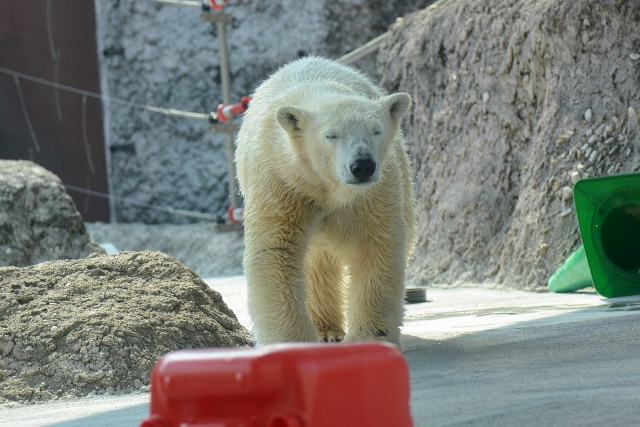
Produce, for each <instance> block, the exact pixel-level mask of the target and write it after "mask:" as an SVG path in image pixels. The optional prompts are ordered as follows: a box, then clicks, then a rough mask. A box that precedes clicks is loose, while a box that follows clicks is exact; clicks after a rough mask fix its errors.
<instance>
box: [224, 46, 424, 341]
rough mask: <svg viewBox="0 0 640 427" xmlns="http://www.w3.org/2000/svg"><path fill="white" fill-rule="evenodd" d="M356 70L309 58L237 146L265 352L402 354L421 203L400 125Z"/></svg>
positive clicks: (269, 94) (248, 122)
mask: <svg viewBox="0 0 640 427" xmlns="http://www.w3.org/2000/svg"><path fill="white" fill-rule="evenodd" d="M410 106H411V98H410V97H409V95H407V94H406V93H396V94H393V95H384V94H383V93H382V92H381V91H380V90H379V89H378V88H377V87H376V86H374V85H373V84H372V83H371V82H370V80H368V79H367V78H366V77H365V76H364V75H363V74H361V73H360V72H358V71H357V70H355V69H354V68H351V67H347V66H344V65H340V64H338V63H335V62H333V61H330V60H327V59H324V58H319V57H307V58H303V59H299V60H297V61H294V62H292V63H290V64H288V65H285V66H284V67H283V68H281V69H280V70H279V71H277V72H276V73H275V74H273V75H272V76H271V77H270V78H269V79H267V80H266V81H265V82H263V83H262V84H261V85H260V86H259V87H258V88H257V89H256V91H255V94H254V95H253V98H252V101H251V104H250V105H249V108H248V110H247V112H246V113H245V116H244V120H243V124H242V127H241V129H240V131H239V133H238V137H237V149H236V164H237V172H238V181H239V184H240V189H241V192H242V195H243V196H244V200H245V211H244V227H245V254H244V269H245V274H246V278H247V283H248V302H249V313H250V315H251V317H252V321H253V332H254V334H255V337H256V340H257V342H258V344H259V345H264V344H269V343H276V342H288V341H303V342H310V341H342V340H345V341H359V340H385V341H389V342H392V343H395V344H397V345H399V340H400V326H401V325H402V319H403V315H404V304H403V299H404V273H405V267H406V264H407V261H408V258H409V257H410V255H411V253H412V251H413V247H414V244H415V240H416V202H415V196H414V192H413V185H412V182H411V169H410V162H409V158H408V156H407V152H406V151H407V150H406V146H405V142H404V139H403V137H402V133H401V129H400V122H401V120H402V118H403V116H404V115H405V113H406V112H407V110H408V109H409V107H410Z"/></svg>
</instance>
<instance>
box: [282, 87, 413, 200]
mask: <svg viewBox="0 0 640 427" xmlns="http://www.w3.org/2000/svg"><path fill="white" fill-rule="evenodd" d="M316 101H317V104H316V105H315V106H313V107H311V108H310V107H309V106H308V105H305V107H304V108H302V107H298V106H295V107H294V106H284V107H280V108H279V109H278V110H277V111H276V120H277V122H278V124H279V125H280V126H281V127H282V128H283V129H284V130H285V132H286V133H287V134H288V136H289V141H290V143H291V144H292V145H293V150H294V152H295V153H296V155H297V156H298V158H299V161H300V162H302V163H305V164H306V165H305V166H306V167H307V169H309V173H314V174H317V175H318V176H319V177H320V178H321V179H322V180H325V181H327V180H328V181H330V182H331V183H341V184H344V185H347V186H349V187H357V188H362V189H365V188H368V187H369V186H371V185H372V184H374V183H375V182H377V181H379V180H380V178H381V170H382V165H383V164H384V160H385V156H386V154H387V152H388V150H389V147H390V146H391V145H392V143H393V141H394V140H395V139H396V138H397V137H398V136H399V132H400V130H399V128H400V121H401V120H402V118H403V117H404V115H405V113H406V112H407V110H408V109H409V107H410V106H411V97H410V96H409V95H408V94H406V93H396V94H392V95H386V96H382V97H380V98H378V99H368V98H365V97H362V96H355V95H354V96H349V95H343V96H328V97H326V98H320V99H317V98H316V99H314V102H316Z"/></svg>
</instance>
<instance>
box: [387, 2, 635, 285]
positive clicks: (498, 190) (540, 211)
mask: <svg viewBox="0 0 640 427" xmlns="http://www.w3.org/2000/svg"><path fill="white" fill-rule="evenodd" d="M639 24H640V9H638V8H637V7H636V5H635V3H634V2H600V1H597V0H576V1H572V2H565V1H561V0H555V1H545V2H531V1H526V0H509V1H499V2H496V1H488V0H482V1H477V0H442V1H439V2H437V3H435V4H434V5H433V6H431V7H429V8H427V9H425V10H423V11H421V12H418V13H416V14H413V15H411V16H409V17H407V18H406V19H404V20H400V21H399V22H397V23H396V24H394V26H393V27H392V36H391V37H390V38H389V39H388V40H387V43H386V44H385V46H383V47H382V49H381V50H380V53H379V55H378V67H379V70H380V72H381V74H382V84H383V85H384V86H385V87H386V88H387V89H388V90H390V91H397V90H401V91H406V92H408V93H409V94H411V96H412V97H413V101H414V108H413V112H412V113H410V114H409V115H408V116H407V119H406V136H407V140H408V142H409V144H410V146H411V147H410V148H411V151H412V153H413V154H412V157H413V164H414V168H415V178H416V182H417V191H418V203H419V210H420V242H419V245H418V249H417V254H416V261H415V262H414V263H413V266H412V274H413V276H414V278H415V279H416V281H418V282H423V283H448V284H451V283H459V282H491V283H499V284H502V285H504V286H510V287H518V288H525V289H542V288H545V287H546V283H547V280H548V278H549V276H550V275H551V274H552V273H553V272H554V271H555V270H556V269H557V268H558V267H559V266H560V265H561V264H562V263H563V262H564V261H565V260H566V258H567V257H568V256H569V255H570V254H571V253H572V252H573V251H574V250H575V249H576V248H577V246H578V245H579V243H580V237H579V234H578V231H577V221H576V219H575V215H574V212H573V203H572V186H573V183H574V182H575V181H576V180H577V179H580V178H584V177H588V176H590V177H593V176H598V175H608V174H615V173H628V172H633V171H637V170H638V169H639V165H640V151H639V150H638V144H640V133H639V132H638V111H640V101H639V100H638V95H637V94H638V89H639V85H640V80H639V79H638V76H639V75H640V32H638V31H637V28H638V25H639Z"/></svg>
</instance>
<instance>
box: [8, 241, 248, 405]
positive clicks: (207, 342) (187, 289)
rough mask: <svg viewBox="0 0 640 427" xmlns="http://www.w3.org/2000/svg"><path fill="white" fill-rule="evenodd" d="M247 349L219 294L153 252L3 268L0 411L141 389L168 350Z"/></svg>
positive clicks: (244, 335)
mask: <svg viewBox="0 0 640 427" xmlns="http://www.w3.org/2000/svg"><path fill="white" fill-rule="evenodd" d="M252 345H253V340H252V339H251V337H250V335H249V332H248V331H247V330H246V329H245V328H244V327H243V326H242V325H240V324H239V323H238V321H237V318H236V316H235V315H234V313H233V312H232V311H231V310H230V309H229V308H228V307H227V305H226V304H225V303H224V301H223V300H222V297H221V296H220V294H219V293H218V292H216V291H213V290H212V289H210V288H209V287H208V286H207V285H206V284H205V283H204V282H203V281H202V280H201V279H200V278H199V277H198V276H197V275H196V274H195V273H194V272H193V271H192V270H190V269H189V268H187V267H186V266H185V265H184V264H182V263H181V262H179V261H177V260H175V259H174V258H171V257H170V256H168V255H165V254H162V253H160V252H122V253H119V254H117V255H111V256H108V255H92V256H90V257H88V258H85V259H82V260H67V261H52V262H45V263H41V264H38V265H35V266H31V267H25V268H17V267H3V268H0V356H1V357H0V383H1V384H2V386H1V387H0V405H2V404H5V405H6V404H9V403H24V402H36V401H43V400H50V399H56V398H61V397H71V396H84V395H89V394H98V395H99V394H105V393H106V394H111V393H122V392H131V391H135V390H146V389H148V384H149V373H150V371H151V369H152V368H153V365H154V364H155V363H156V361H157V360H158V359H159V358H160V357H161V356H162V355H163V354H165V353H166V352H168V351H172V350H178V349H184V348H198V347H237V346H252Z"/></svg>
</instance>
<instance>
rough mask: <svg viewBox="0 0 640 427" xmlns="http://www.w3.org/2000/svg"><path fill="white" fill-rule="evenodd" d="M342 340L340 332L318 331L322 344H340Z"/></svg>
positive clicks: (342, 333) (342, 336)
mask: <svg viewBox="0 0 640 427" xmlns="http://www.w3.org/2000/svg"><path fill="white" fill-rule="evenodd" d="M343 340H344V332H341V331H332V330H329V331H320V341H324V342H342V341H343Z"/></svg>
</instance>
